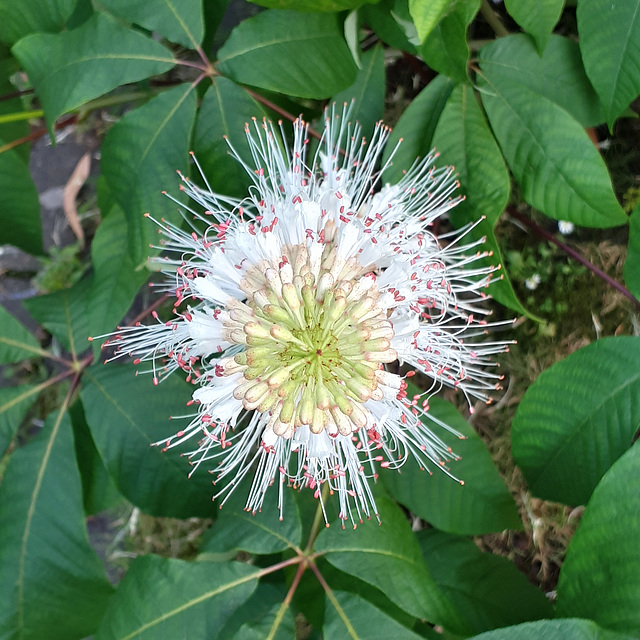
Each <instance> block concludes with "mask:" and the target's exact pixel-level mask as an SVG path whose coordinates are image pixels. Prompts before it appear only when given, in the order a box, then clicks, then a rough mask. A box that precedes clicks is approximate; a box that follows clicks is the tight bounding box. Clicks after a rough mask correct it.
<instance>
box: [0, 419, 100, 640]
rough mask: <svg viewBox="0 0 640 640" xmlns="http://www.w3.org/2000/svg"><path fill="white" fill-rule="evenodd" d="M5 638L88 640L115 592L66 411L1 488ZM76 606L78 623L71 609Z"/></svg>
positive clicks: (16, 457)
mask: <svg viewBox="0 0 640 640" xmlns="http://www.w3.org/2000/svg"><path fill="white" fill-rule="evenodd" d="M0 514H1V515H0V525H1V526H2V530H3V531H4V532H5V533H4V535H3V540H2V546H1V547H0V566H2V567H3V574H4V575H7V576H8V575H11V576H12V579H11V580H3V581H2V586H1V587H0V588H1V589H2V592H1V593H2V598H0V632H1V633H2V637H3V638H11V639H13V638H37V637H43V636H46V637H49V638H52V639H57V638H60V639H61V640H62V639H64V638H71V637H73V638H81V637H84V636H86V635H87V634H88V633H91V632H92V631H93V630H94V629H95V628H96V626H97V623H98V622H99V620H100V619H101V617H102V615H103V613H104V610H105V607H106V605H107V602H108V600H109V597H110V596H111V593H112V587H111V585H110V584H109V582H108V581H107V578H106V575H105V572H104V568H103V566H102V563H101V562H100V559H99V558H98V556H97V554H96V553H95V551H94V550H93V548H92V547H91V545H90V544H89V540H88V539H87V530H86V526H85V522H84V512H83V508H82V487H81V484H80V474H79V473H78V467H77V464H76V459H75V452H74V448H73V435H72V431H71V422H70V420H69V417H68V415H67V413H66V412H65V411H64V410H63V409H60V410H59V411H57V412H56V413H55V414H52V415H51V416H50V417H49V418H48V419H47V421H46V422H45V425H44V427H43V428H42V431H41V432H40V433H39V434H38V436H37V437H36V438H35V439H34V440H33V442H31V443H30V444H29V446H28V447H24V448H23V449H20V450H19V451H16V452H15V453H14V454H13V455H12V456H11V460H10V462H9V466H8V468H7V471H6V473H5V476H4V478H3V481H2V486H1V487H0ZM69 602H73V603H74V615H69V612H68V609H67V607H68V604H69Z"/></svg>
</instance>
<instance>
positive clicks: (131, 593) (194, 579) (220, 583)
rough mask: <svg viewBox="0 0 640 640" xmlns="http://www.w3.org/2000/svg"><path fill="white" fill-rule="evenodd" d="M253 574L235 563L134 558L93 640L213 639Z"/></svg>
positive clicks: (251, 586) (251, 585) (246, 592)
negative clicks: (134, 639) (133, 639)
mask: <svg viewBox="0 0 640 640" xmlns="http://www.w3.org/2000/svg"><path fill="white" fill-rule="evenodd" d="M259 573H260V572H259V570H256V569H255V568H254V567H251V566H249V565H246V564H241V563H239V562H229V563H214V562H186V561H184V560H176V559H173V558H160V557H158V556H153V555H148V556H143V557H139V558H136V560H135V561H134V562H133V564H132V565H131V567H130V568H129V570H128V571H127V574H126V576H125V577H124V580H123V581H122V583H121V584H120V587H119V588H118V591H117V592H116V595H115V597H114V598H113V600H112V601H111V604H110V606H109V608H108V609H107V613H106V614H105V616H104V619H103V620H102V623H101V624H100V629H99V630H98V633H97V634H96V640H130V639H132V638H136V639H139V640H158V638H185V637H187V635H188V637H192V638H217V637H218V635H217V632H218V630H219V629H220V627H221V626H222V625H224V624H225V622H226V621H227V620H228V619H229V618H230V617H231V616H232V615H233V614H234V612H235V610H236V609H237V608H238V607H239V606H240V605H242V604H243V603H244V602H246V600H247V599H248V598H249V597H250V596H251V594H252V593H253V591H254V590H255V588H256V586H257V584H258V581H257V577H258V575H259Z"/></svg>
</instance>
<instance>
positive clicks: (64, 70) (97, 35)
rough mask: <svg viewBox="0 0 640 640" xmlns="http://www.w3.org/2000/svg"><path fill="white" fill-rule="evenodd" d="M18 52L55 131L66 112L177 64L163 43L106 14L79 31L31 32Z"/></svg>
mask: <svg viewBox="0 0 640 640" xmlns="http://www.w3.org/2000/svg"><path fill="white" fill-rule="evenodd" d="M12 52H13V54H14V55H15V56H16V58H18V60H20V62H21V63H22V65H23V66H24V68H25V70H26V72H27V74H28V75H29V80H31V83H32V84H33V87H34V89H35V90H36V93H37V95H38V98H40V101H41V102H42V106H43V108H44V112H45V117H46V120H47V125H48V127H49V129H52V128H53V125H54V123H55V121H56V119H57V118H58V116H60V115H62V114H63V113H66V112H67V111H71V110H72V109H76V108H77V107H79V106H81V105H83V104H84V103H85V102H88V101H89V100H92V99H93V98H97V97H98V96H101V95H103V94H105V93H107V92H109V91H111V90H112V89H115V88H116V87H117V86H119V85H121V84H126V83H128V82H136V81H137V80H142V79H143V78H147V77H149V76H153V75H156V74H158V73H163V72H164V71H168V70H169V69H171V67H172V66H173V65H174V64H175V59H174V58H173V56H172V54H171V52H170V51H168V50H167V49H165V48H164V47H163V46H162V45H160V44H158V43H157V42H154V41H153V40H151V39H150V38H147V37H145V36H143V35H142V34H141V33H139V32H137V31H133V30H131V29H127V28H125V27H123V26H121V25H120V24H118V22H116V20H115V19H114V18H111V17H110V16H108V15H106V14H103V13H96V14H95V15H93V16H92V17H91V18H90V19H89V20H87V22H85V23H84V24H83V25H82V26H81V27H79V28H78V29H74V30H73V31H66V32H63V33H60V34H56V35H52V34H45V33H36V34H33V35H29V36H27V37H25V38H23V39H22V40H20V41H19V42H17V43H16V44H15V45H14V47H13V49H12Z"/></svg>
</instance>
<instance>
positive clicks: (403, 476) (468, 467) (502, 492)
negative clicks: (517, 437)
mask: <svg viewBox="0 0 640 640" xmlns="http://www.w3.org/2000/svg"><path fill="white" fill-rule="evenodd" d="M416 391H417V390H416ZM408 393H409V394H410V395H412V393H411V389H409V392H408ZM429 404H430V408H429V411H428V412H427V414H426V415H427V417H428V416H429V415H430V414H431V415H433V416H434V417H435V419H437V420H438V421H439V422H442V423H444V424H446V425H448V426H449V427H451V428H453V429H455V430H456V431H458V432H459V433H461V434H462V435H463V436H464V437H465V438H466V439H465V440H460V439H458V437H457V436H455V435H454V434H451V433H448V432H446V431H444V429H441V428H439V427H435V428H437V429H438V436H439V437H440V438H442V439H443V441H444V442H446V443H447V445H449V446H450V447H451V448H452V450H453V451H454V452H455V453H457V454H458V455H460V456H461V459H460V460H458V461H456V462H454V463H453V464H451V465H450V469H451V473H453V474H455V476H456V477H458V478H460V479H461V480H463V481H464V486H462V485H461V484H460V483H459V482H456V481H455V480H453V479H451V478H450V477H449V476H447V475H446V474H444V473H442V472H441V471H440V470H439V469H435V470H434V472H433V475H429V474H428V473H426V472H425V471H424V470H421V469H419V468H418V466H417V465H416V464H415V463H414V462H413V461H412V460H409V461H408V462H407V464H405V465H404V466H403V467H402V469H401V473H398V472H397V471H387V472H384V473H382V474H381V477H382V480H383V483H384V485H385V487H386V488H387V489H388V491H389V492H390V493H391V495H392V496H393V497H394V498H395V499H396V500H398V502H400V503H401V504H403V505H405V506H406V507H408V508H409V509H411V511H413V512H414V513H415V514H417V515H419V516H420V517H421V518H423V519H424V520H426V521H427V522H429V523H430V524H432V525H433V526H435V527H437V528H438V529H440V530H442V531H446V532H449V533H457V534H463V535H480V534H484V533H489V532H491V531H502V530H503V529H520V528H522V523H521V522H520V518H519V516H518V511H517V508H516V506H515V503H514V501H513V498H512V497H511V494H510V493H509V491H508V489H507V487H506V486H505V484H504V482H503V481H502V479H501V478H500V476H499V474H498V472H497V470H496V468H495V465H494V464H493V462H492V460H491V456H490V455H489V452H488V451H487V448H486V446H485V445H484V443H483V442H482V440H481V439H480V437H479V436H478V435H477V434H476V433H475V431H474V430H473V428H472V427H471V426H470V425H469V423H468V422H467V421H466V420H465V419H464V418H463V417H462V416H461V415H460V414H459V413H458V411H457V410H456V408H455V407H454V406H453V405H451V404H450V403H448V402H445V401H444V400H441V399H439V398H437V397H433V398H431V399H430V400H429Z"/></svg>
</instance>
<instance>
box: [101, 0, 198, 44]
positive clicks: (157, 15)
mask: <svg viewBox="0 0 640 640" xmlns="http://www.w3.org/2000/svg"><path fill="white" fill-rule="evenodd" d="M101 5H102V6H103V7H104V8H105V9H106V10H107V11H109V12H111V13H113V15H115V16H117V17H118V18H124V19H125V20H128V21H129V22H133V23H135V24H139V25H140V26H142V27H144V28H145V29H149V31H157V32H158V33H159V34H160V35H162V36H164V37H165V38H167V40H171V42H177V43H178V44H181V45H184V46H185V47H187V48H188V49H197V48H198V46H199V45H200V43H201V42H202V38H203V37H204V18H203V15H202V0H179V1H176V0H145V1H144V2H130V1H129V0H102V2H101Z"/></svg>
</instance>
